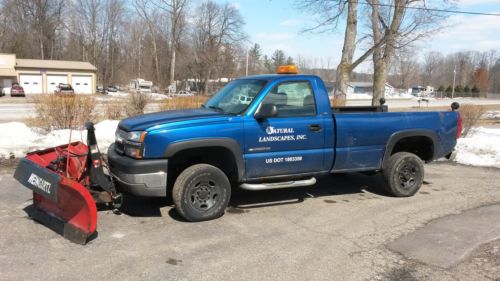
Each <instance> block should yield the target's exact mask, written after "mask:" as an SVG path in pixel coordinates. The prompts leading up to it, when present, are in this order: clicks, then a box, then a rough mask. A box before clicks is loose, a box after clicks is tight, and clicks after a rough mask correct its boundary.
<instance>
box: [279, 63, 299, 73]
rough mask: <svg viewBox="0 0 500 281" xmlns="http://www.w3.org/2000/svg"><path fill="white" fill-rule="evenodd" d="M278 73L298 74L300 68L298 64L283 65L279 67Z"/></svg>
mask: <svg viewBox="0 0 500 281" xmlns="http://www.w3.org/2000/svg"><path fill="white" fill-rule="evenodd" d="M276 73H278V74H297V73H299V69H298V68H297V66H296V65H293V64H292V65H281V66H279V67H278V70H277V71H276Z"/></svg>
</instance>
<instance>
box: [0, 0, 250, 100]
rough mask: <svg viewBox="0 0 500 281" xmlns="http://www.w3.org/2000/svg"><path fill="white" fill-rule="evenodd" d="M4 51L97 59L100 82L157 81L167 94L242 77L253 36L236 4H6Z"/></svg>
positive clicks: (1, 13) (139, 0) (140, 0)
mask: <svg viewBox="0 0 500 281" xmlns="http://www.w3.org/2000/svg"><path fill="white" fill-rule="evenodd" d="M0 18H1V20H0V35H2V39H3V40H1V41H0V51H1V52H4V53H15V54H16V55H17V57H20V58H32V59H52V60H81V61H89V62H90V63H92V64H93V65H95V66H96V67H97V69H98V71H97V75H98V81H99V83H100V84H104V85H109V84H115V83H116V84H125V83H127V82H128V81H129V79H131V78H137V77H139V78H146V79H148V80H152V81H153V82H154V84H156V85H158V86H159V87H160V88H161V89H163V88H164V87H167V86H168V85H171V83H172V82H173V81H175V80H178V81H179V80H186V79H190V78H193V79H196V80H198V81H200V82H201V83H195V86H198V85H199V86H200V89H197V90H200V91H206V90H207V87H206V85H207V81H208V80H209V79H214V78H216V77H234V76H235V75H237V74H241V71H242V69H243V68H244V66H243V67H242V63H244V61H245V51H244V50H243V44H244V43H245V42H246V41H245V40H246V39H247V35H246V33H245V32H244V30H243V28H244V25H245V22H244V19H243V17H242V15H241V14H240V12H239V10H238V9H237V8H236V7H235V6H234V5H232V4H229V3H226V4H220V3H217V2H215V1H212V0H206V1H191V0H134V1H127V0H71V1H67V0H4V1H2V2H1V7H0Z"/></svg>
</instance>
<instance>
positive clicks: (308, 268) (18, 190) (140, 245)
mask: <svg viewBox="0 0 500 281" xmlns="http://www.w3.org/2000/svg"><path fill="white" fill-rule="evenodd" d="M499 175H500V170H498V169H492V168H475V167H465V166H460V165H454V164H450V163H447V162H446V163H435V164H430V165H426V177H425V183H424V185H423V187H422V189H421V191H420V192H419V193H418V194H417V195H416V196H414V197H411V198H392V197H388V196H387V195H385V194H384V193H383V191H382V190H383V189H382V186H383V184H384V182H383V180H382V178H381V177H380V176H367V175H363V174H352V175H346V176H335V177H334V176H329V177H324V178H321V179H319V182H318V184H317V185H316V186H314V187H310V188H301V189H289V190H275V191H265V192H264V191H263V192H253V193H252V192H238V193H237V194H235V195H234V196H233V200H232V203H231V205H232V206H231V207H230V208H229V209H228V210H227V212H226V214H225V215H224V216H223V217H222V218H220V219H217V220H214V221H209V222H203V223H187V222H183V221H182V220H180V218H179V216H177V214H176V212H175V211H174V210H173V208H172V206H170V205H168V204H166V202H165V201H166V200H159V199H143V198H140V199H138V198H130V199H129V201H128V202H127V206H126V208H125V209H124V214H122V215H115V214H113V213H112V212H111V211H108V210H104V211H100V212H99V224H98V231H99V235H98V237H97V238H96V239H95V240H93V241H91V242H90V243H89V244H87V245H86V246H81V245H76V244H72V243H70V242H68V241H67V240H65V239H63V238H62V237H60V236H58V235H57V234H56V233H54V232H52V231H51V230H49V229H47V228H45V227H43V226H41V225H39V224H37V223H35V222H34V221H32V220H30V219H29V218H28V216H27V214H26V212H25V211H24V209H25V208H26V207H27V206H29V205H30V198H31V193H30V192H29V191H28V190H27V189H25V188H23V187H21V186H20V185H19V184H18V183H17V182H16V181H15V180H14V179H13V178H12V176H11V171H9V170H8V169H7V170H4V171H3V172H2V173H1V174H0V182H1V183H2V184H1V188H0V198H1V199H0V228H1V229H2V231H1V232H0V233H1V235H0V237H1V239H0V273H1V274H0V280H61V279H64V280H89V279H97V280H423V279H425V280H489V279H490V280H495V279H496V278H500V270H499V269H498V268H500V254H499V253H498V252H500V250H498V249H500V243H499V242H498V241H493V242H491V243H493V244H487V245H483V246H481V247H478V248H477V249H475V250H474V251H473V252H471V253H469V254H468V255H467V256H465V257H464V259H463V260H462V261H461V262H460V263H459V264H457V265H454V266H453V267H451V268H439V267H434V266H432V265H426V264H423V263H420V262H417V261H415V260H412V259H410V258H407V257H405V256H403V255H401V254H399V253H397V252H394V251H392V250H390V248H389V247H388V246H387V245H388V244H389V243H390V242H391V241H394V240H395V239H397V238H399V237H401V236H404V235H407V234H409V233H412V232H413V231H415V230H417V229H420V228H422V227H424V226H425V225H426V224H428V223H429V222H430V221H432V220H434V219H437V218H440V217H444V216H447V215H453V214H459V213H461V212H462V211H464V210H470V209H474V208H477V207H480V206H485V205H491V204H497V203H500V182H499V181H498V176H499ZM493 249H497V250H493ZM497 274H498V275H497ZM476 278H478V279H476ZM497 280H498V279H497Z"/></svg>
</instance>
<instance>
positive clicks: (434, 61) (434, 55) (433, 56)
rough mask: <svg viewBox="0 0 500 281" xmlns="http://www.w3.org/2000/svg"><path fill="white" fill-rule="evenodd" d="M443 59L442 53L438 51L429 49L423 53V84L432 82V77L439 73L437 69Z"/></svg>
mask: <svg viewBox="0 0 500 281" xmlns="http://www.w3.org/2000/svg"><path fill="white" fill-rule="evenodd" d="M443 60H444V58H443V55H442V54H441V53H439V52H436V51H431V52H427V53H425V55H424V62H423V68H422V70H423V73H422V81H423V83H424V86H427V85H431V84H433V82H434V81H433V77H435V76H437V75H438V74H439V73H438V70H439V68H440V66H441V65H442V64H443ZM434 84H435V83H434Z"/></svg>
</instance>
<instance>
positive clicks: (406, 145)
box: [391, 136, 434, 161]
mask: <svg viewBox="0 0 500 281" xmlns="http://www.w3.org/2000/svg"><path fill="white" fill-rule="evenodd" d="M397 152H410V153H413V154H415V155H417V156H418V157H419V158H420V159H422V160H424V161H430V160H432V158H433V157H434V142H433V141H432V139H431V138H429V137H425V136H413V137H405V138H402V139H400V140H398V141H397V142H396V144H395V145H394V147H393V149H392V151H391V155H393V154H394V153H397Z"/></svg>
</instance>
